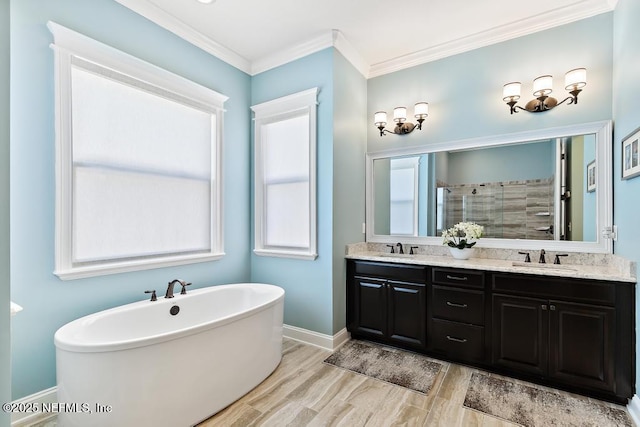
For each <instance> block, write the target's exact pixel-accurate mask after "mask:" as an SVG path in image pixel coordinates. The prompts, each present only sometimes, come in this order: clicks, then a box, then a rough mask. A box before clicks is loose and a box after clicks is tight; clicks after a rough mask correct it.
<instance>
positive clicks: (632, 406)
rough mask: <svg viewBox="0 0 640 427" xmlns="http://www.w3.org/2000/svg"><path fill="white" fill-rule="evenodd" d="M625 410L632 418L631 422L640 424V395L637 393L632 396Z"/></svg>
mask: <svg viewBox="0 0 640 427" xmlns="http://www.w3.org/2000/svg"><path fill="white" fill-rule="evenodd" d="M627 410H628V411H629V414H630V415H631V418H632V419H633V422H634V423H635V424H636V425H637V426H640V397H638V395H637V394H635V395H634V396H633V399H631V401H630V402H629V404H628V405H627Z"/></svg>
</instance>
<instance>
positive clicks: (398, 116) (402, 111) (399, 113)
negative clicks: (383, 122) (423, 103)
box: [393, 107, 407, 123]
mask: <svg viewBox="0 0 640 427" xmlns="http://www.w3.org/2000/svg"><path fill="white" fill-rule="evenodd" d="M393 120H395V121H396V122H398V123H404V121H405V120H407V108H406V107H396V108H394V109H393Z"/></svg>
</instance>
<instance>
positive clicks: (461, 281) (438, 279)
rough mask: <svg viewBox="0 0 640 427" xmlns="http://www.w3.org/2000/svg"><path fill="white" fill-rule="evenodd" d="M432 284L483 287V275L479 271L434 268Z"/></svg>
mask: <svg viewBox="0 0 640 427" xmlns="http://www.w3.org/2000/svg"><path fill="white" fill-rule="evenodd" d="M432 281H433V283H439V284H441V285H456V286H469V287H474V288H483V287H484V273H483V272H481V271H471V270H457V269H452V268H434V269H433V277H432Z"/></svg>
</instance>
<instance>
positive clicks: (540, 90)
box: [533, 75, 553, 97]
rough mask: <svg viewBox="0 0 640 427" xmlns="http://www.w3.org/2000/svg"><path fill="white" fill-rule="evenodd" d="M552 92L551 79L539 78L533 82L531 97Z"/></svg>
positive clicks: (546, 77) (547, 77)
mask: <svg viewBox="0 0 640 427" xmlns="http://www.w3.org/2000/svg"><path fill="white" fill-rule="evenodd" d="M551 92H553V77H552V76H549V75H546V76H540V77H538V78H536V79H535V80H534V81H533V96H535V97H538V96H543V95H549V94H550V93H551Z"/></svg>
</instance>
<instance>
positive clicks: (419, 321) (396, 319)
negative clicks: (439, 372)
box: [387, 281, 427, 349]
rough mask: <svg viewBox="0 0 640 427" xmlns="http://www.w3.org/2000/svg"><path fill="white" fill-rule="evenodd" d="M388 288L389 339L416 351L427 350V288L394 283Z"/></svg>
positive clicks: (390, 283) (391, 282)
mask: <svg viewBox="0 0 640 427" xmlns="http://www.w3.org/2000/svg"><path fill="white" fill-rule="evenodd" d="M387 286H388V298H389V300H388V313H389V322H388V329H387V330H388V335H389V339H390V340H391V341H394V342H396V343H399V344H402V345H404V346H410V347H411V348H414V349H426V347H427V289H426V286H425V285H422V284H417V283H415V284H414V283H403V282H394V281H389V282H388V285H387Z"/></svg>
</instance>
